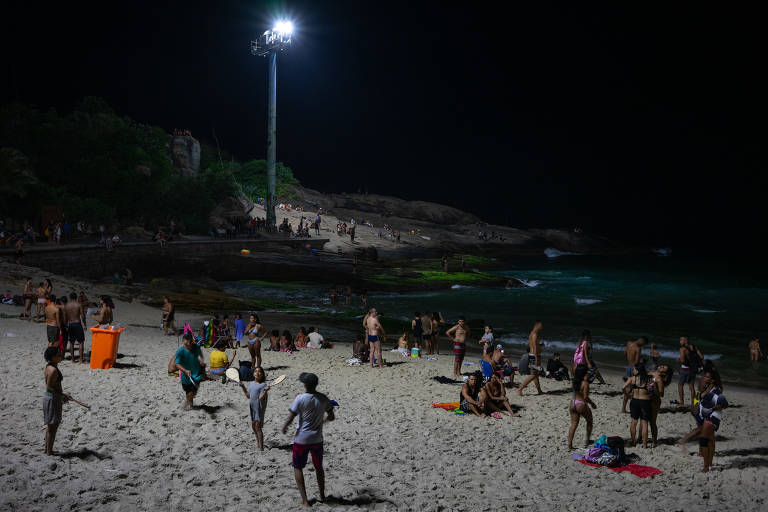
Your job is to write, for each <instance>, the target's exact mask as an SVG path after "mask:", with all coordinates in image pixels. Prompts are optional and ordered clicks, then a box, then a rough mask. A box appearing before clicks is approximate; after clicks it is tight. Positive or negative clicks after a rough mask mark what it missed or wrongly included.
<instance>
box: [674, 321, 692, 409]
mask: <svg viewBox="0 0 768 512" xmlns="http://www.w3.org/2000/svg"><path fill="white" fill-rule="evenodd" d="M691 353H692V352H691V347H690V346H689V345H688V337H687V336H680V357H679V358H678V359H677V360H678V362H679V363H680V378H679V379H678V381H677V392H678V394H679V395H680V405H679V406H680V407H684V406H685V393H684V392H683V388H684V386H685V385H686V384H688V389H689V391H690V393H691V405H693V396H694V390H693V381H694V380H696V369H694V368H692V367H691V366H692V364H691Z"/></svg>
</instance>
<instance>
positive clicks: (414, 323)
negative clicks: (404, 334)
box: [411, 311, 424, 350]
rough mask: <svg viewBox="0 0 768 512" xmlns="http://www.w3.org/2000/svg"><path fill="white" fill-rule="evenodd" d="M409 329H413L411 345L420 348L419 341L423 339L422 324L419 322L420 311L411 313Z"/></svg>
mask: <svg viewBox="0 0 768 512" xmlns="http://www.w3.org/2000/svg"><path fill="white" fill-rule="evenodd" d="M411 329H412V330H413V346H414V347H416V348H418V349H419V350H421V343H422V341H423V340H424V324H422V323H421V313H419V312H418V311H417V312H416V313H414V314H413V320H411Z"/></svg>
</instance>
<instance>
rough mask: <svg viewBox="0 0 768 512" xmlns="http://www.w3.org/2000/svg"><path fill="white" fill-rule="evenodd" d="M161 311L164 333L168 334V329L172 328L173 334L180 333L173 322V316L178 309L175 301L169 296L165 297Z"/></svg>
mask: <svg viewBox="0 0 768 512" xmlns="http://www.w3.org/2000/svg"><path fill="white" fill-rule="evenodd" d="M161 311H162V315H163V334H164V335H165V336H168V329H169V328H170V329H171V330H172V331H173V335H174V336H176V335H177V334H178V333H177V332H176V326H175V325H174V324H173V321H174V320H173V317H174V315H175V313H176V311H175V309H174V307H173V303H172V302H171V301H170V300H169V299H168V297H163V307H162V309H161Z"/></svg>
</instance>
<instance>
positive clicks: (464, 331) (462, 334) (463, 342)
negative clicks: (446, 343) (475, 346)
mask: <svg viewBox="0 0 768 512" xmlns="http://www.w3.org/2000/svg"><path fill="white" fill-rule="evenodd" d="M464 322H465V320H464V317H463V316H460V317H459V321H458V323H457V324H456V325H454V326H453V327H451V328H450V329H448V330H447V331H445V335H446V336H448V337H449V338H451V341H452V342H453V354H454V357H453V378H454V379H457V380H458V379H461V364H462V363H463V362H464V354H465V353H466V351H467V339H468V338H469V336H470V335H471V333H472V331H471V330H470V328H469V327H468V326H467V324H466V323H464Z"/></svg>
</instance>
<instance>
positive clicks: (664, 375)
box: [637, 364, 673, 448]
mask: <svg viewBox="0 0 768 512" xmlns="http://www.w3.org/2000/svg"><path fill="white" fill-rule="evenodd" d="M672 373H673V370H672V368H670V367H669V366H667V365H666V364H661V365H658V366H657V367H656V370H655V371H652V372H648V375H649V376H650V377H651V383H650V384H649V385H648V389H649V390H650V391H651V417H650V419H649V420H648V424H649V425H650V427H651V442H652V446H653V448H656V446H657V444H658V434H659V429H658V427H657V426H656V418H657V417H658V416H659V410H660V409H661V398H662V397H663V396H664V389H665V388H666V387H667V386H669V383H670V382H672ZM637 442H638V443H639V442H640V439H638V440H637Z"/></svg>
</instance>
